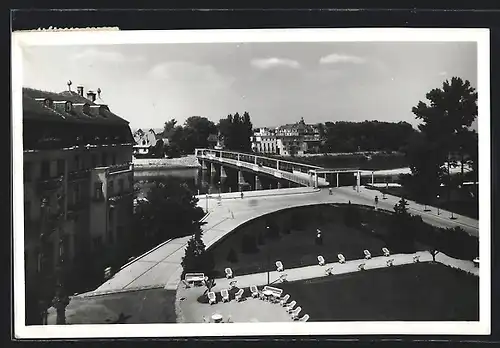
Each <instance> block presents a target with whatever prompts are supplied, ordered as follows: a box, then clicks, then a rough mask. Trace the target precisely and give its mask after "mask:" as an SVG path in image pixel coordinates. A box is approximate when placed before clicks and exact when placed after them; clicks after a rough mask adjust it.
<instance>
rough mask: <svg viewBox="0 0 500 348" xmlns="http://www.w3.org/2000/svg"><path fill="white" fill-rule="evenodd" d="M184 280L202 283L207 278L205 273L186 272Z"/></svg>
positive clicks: (189, 282)
mask: <svg viewBox="0 0 500 348" xmlns="http://www.w3.org/2000/svg"><path fill="white" fill-rule="evenodd" d="M184 280H185V281H186V282H187V283H188V284H191V283H193V284H201V283H202V282H203V281H204V280H205V273H186V275H185V276H184Z"/></svg>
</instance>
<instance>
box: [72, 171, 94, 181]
mask: <svg viewBox="0 0 500 348" xmlns="http://www.w3.org/2000/svg"><path fill="white" fill-rule="evenodd" d="M88 179H90V170H89V169H85V170H75V171H74V172H70V173H68V182H74V181H79V180H88Z"/></svg>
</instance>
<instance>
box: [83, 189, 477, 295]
mask: <svg viewBox="0 0 500 348" xmlns="http://www.w3.org/2000/svg"><path fill="white" fill-rule="evenodd" d="M281 190H287V191H286V192H289V194H282V192H285V191H281ZM281 190H279V191H281V192H278V193H279V194H277V195H273V196H268V195H267V194H269V193H271V191H278V190H265V191H257V192H255V193H253V194H250V193H248V192H247V193H245V194H246V196H244V197H246V198H243V199H241V198H240V199H228V200H221V201H220V202H219V200H218V199H215V198H212V199H209V200H208V210H209V212H210V214H209V215H208V216H207V217H206V219H205V221H206V222H207V223H206V224H205V225H203V227H202V228H203V231H204V234H203V239H204V242H205V245H206V246H207V247H210V246H211V245H213V244H214V243H216V242H217V241H218V240H219V239H221V238H222V237H224V236H225V235H226V234H228V233H230V232H231V231H233V230H234V229H235V228H236V227H238V226H239V225H241V224H243V223H245V222H247V221H249V220H252V219H254V218H257V217H259V216H262V215H264V214H268V213H272V212H275V211H278V210H282V209H287V208H292V207H299V206H307V205H315V204H319V203H347V202H349V201H351V202H352V203H353V204H365V205H373V204H374V197H375V195H376V194H377V192H378V191H375V190H366V189H363V188H362V189H361V190H360V192H359V193H358V192H356V191H354V190H353V189H352V187H340V188H333V195H329V194H328V189H322V190H319V191H313V189H312V188H307V187H306V188H293V189H281ZM266 191H267V192H266ZM311 191H313V192H311ZM264 193H266V196H265V198H264V197H261V198H260V199H259V198H258V195H263V194H264ZM229 195H231V194H229ZM386 196H387V199H386V200H382V199H381V197H382V195H381V194H380V193H379V198H380V200H379V208H381V209H387V210H391V211H392V209H393V206H394V204H396V202H397V201H398V200H399V198H398V197H394V196H389V195H386ZM409 203H410V205H409V209H410V212H411V213H414V214H419V215H421V216H422V219H423V220H424V221H425V222H427V223H430V224H432V225H435V226H438V227H454V226H460V227H462V228H464V229H465V230H466V231H467V232H469V233H470V234H473V235H476V236H478V221H477V220H473V219H470V218H467V217H464V216H461V215H455V216H456V217H457V219H456V220H451V219H449V217H448V216H447V215H446V214H447V213H448V212H444V211H443V212H442V214H441V215H439V216H438V215H437V213H436V209H435V208H431V211H430V212H424V211H423V207H421V206H420V205H419V204H416V203H414V202H411V201H409ZM198 204H199V206H201V207H203V208H205V207H206V205H207V202H206V200H200V201H199V203H198ZM188 239H189V237H183V238H179V239H174V240H172V241H170V242H169V243H166V244H165V245H163V246H161V247H159V248H158V249H156V250H154V251H153V252H151V253H150V254H148V255H147V256H145V257H143V258H138V259H136V261H134V262H132V263H131V264H130V265H129V266H127V267H125V268H123V269H122V270H121V271H119V272H118V273H116V274H115V275H114V276H113V278H111V279H110V280H108V281H107V282H106V283H104V284H102V285H101V286H100V287H99V288H97V289H96V290H94V291H92V292H90V293H87V295H93V294H102V293H109V292H119V291H129V290H137V289H143V288H150V287H162V286H164V287H165V288H167V289H172V290H173V289H176V288H177V285H178V283H179V281H180V275H181V273H182V269H181V266H180V264H181V260H182V257H183V256H184V248H185V245H186V243H187V241H188Z"/></svg>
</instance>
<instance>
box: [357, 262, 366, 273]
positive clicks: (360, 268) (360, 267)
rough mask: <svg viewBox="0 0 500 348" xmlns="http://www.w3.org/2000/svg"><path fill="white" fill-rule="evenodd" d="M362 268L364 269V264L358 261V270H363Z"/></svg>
mask: <svg viewBox="0 0 500 348" xmlns="http://www.w3.org/2000/svg"><path fill="white" fill-rule="evenodd" d="M364 269H365V264H364V263H360V264H359V265H358V270H359V271H363V270H364Z"/></svg>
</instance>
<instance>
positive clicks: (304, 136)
mask: <svg viewBox="0 0 500 348" xmlns="http://www.w3.org/2000/svg"><path fill="white" fill-rule="evenodd" d="M251 141H252V150H253V151H254V152H258V153H264V154H277V155H281V156H292V155H303V154H305V153H307V152H318V151H319V146H320V143H321V138H320V134H319V129H318V127H317V126H315V125H309V124H306V123H305V122H304V119H303V118H302V119H301V120H300V121H299V122H297V123H293V124H285V125H283V126H280V127H276V128H275V129H269V128H259V129H256V130H255V132H254V135H253V136H252V139H251Z"/></svg>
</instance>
